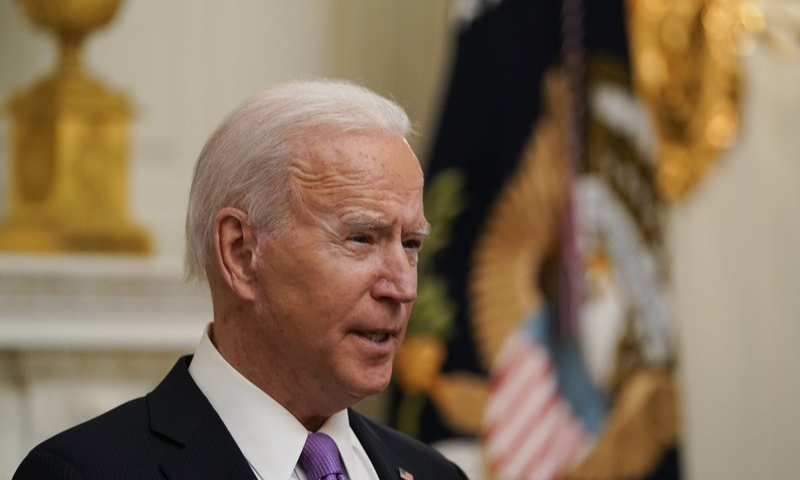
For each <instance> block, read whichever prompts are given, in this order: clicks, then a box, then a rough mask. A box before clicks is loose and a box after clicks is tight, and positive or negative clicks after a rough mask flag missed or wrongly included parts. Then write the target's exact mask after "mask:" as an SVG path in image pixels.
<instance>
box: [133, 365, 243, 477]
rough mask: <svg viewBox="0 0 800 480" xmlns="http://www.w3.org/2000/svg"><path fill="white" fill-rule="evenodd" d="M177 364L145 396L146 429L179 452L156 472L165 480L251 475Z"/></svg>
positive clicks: (236, 449)
mask: <svg viewBox="0 0 800 480" xmlns="http://www.w3.org/2000/svg"><path fill="white" fill-rule="evenodd" d="M190 361H191V357H183V358H181V359H180V360H179V361H178V363H177V364H176V365H175V367H174V368H173V369H172V371H170V373H169V374H168V375H167V377H166V378H165V379H164V380H163V381H162V382H161V384H160V385H159V386H158V387H156V389H155V390H153V392H151V393H150V394H149V395H148V396H147V402H148V407H149V409H150V428H151V430H152V431H153V432H154V433H155V434H157V435H159V436H163V437H166V438H168V439H170V440H172V441H173V442H176V443H177V444H178V445H180V446H182V447H183V448H181V449H180V450H179V451H178V452H177V453H176V454H175V455H173V456H171V457H168V458H167V459H166V460H165V461H164V463H163V464H162V466H161V469H162V471H163V472H164V474H165V475H167V477H168V478H170V479H171V480H188V479H219V478H230V479H242V480H244V479H247V480H255V475H254V474H253V471H252V469H251V468H250V466H249V464H248V463H247V460H246V459H245V458H244V455H243V454H242V453H241V451H240V450H239V447H238V446H237V445H236V442H235V441H234V440H233V437H231V435H230V433H229V432H228V430H227V429H226V428H225V425H224V424H223V423H222V420H221V419H220V418H219V416H218V415H217V413H216V412H215V411H214V409H213V408H212V407H211V404H210V403H208V400H207V399H206V397H205V396H204V395H203V393H202V392H201V391H200V389H199V388H197V385H196V384H195V383H194V380H192V378H191V375H189V369H188V367H189V362H190Z"/></svg>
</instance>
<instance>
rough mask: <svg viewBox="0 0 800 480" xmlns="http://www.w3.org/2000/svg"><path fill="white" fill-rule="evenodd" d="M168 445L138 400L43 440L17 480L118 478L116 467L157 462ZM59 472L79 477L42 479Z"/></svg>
mask: <svg viewBox="0 0 800 480" xmlns="http://www.w3.org/2000/svg"><path fill="white" fill-rule="evenodd" d="M166 443H168V442H167V441H166V440H165V439H157V438H155V437H154V436H153V435H152V434H151V432H150V428H149V415H148V407H147V402H146V400H145V398H144V397H142V398H137V399H135V400H131V401H129V402H127V403H124V404H122V405H120V406H118V407H116V408H114V409H112V410H110V411H108V412H106V413H103V414H102V415H100V416H98V417H95V418H93V419H91V420H88V421H86V422H83V423H81V424H79V425H76V426H74V427H72V428H69V429H67V430H65V431H63V432H61V433H59V434H57V435H55V436H53V437H51V438H49V439H47V440H45V441H43V442H42V443H40V444H39V445H37V446H36V447H34V448H33V450H31V452H30V453H29V454H28V456H27V457H26V458H25V460H24V461H23V462H22V464H21V465H20V467H19V469H18V471H17V473H16V474H15V476H14V479H15V480H16V479H23V478H115V475H117V473H116V472H115V471H114V468H117V467H118V466H119V465H125V464H128V463H129V462H130V459H131V458H137V457H138V458H137V460H138V462H140V464H142V465H146V464H149V463H153V462H154V461H156V460H157V459H156V458H154V457H160V456H159V455H158V452H159V450H160V449H159V448H158V445H159V444H166ZM56 470H58V471H59V472H62V473H63V474H65V473H67V472H69V473H70V474H71V475H73V474H74V475H75V476H71V475H70V476H62V475H57V476H55V475H54V476H53V477H50V476H47V477H44V476H42V475H43V473H44V472H45V471H50V472H55V471H56ZM78 472H80V474H78ZM29 473H33V474H34V475H33V476H30V475H29ZM26 475H28V476H26ZM37 475H38V476H37ZM83 475H85V476H83ZM116 478H120V477H116Z"/></svg>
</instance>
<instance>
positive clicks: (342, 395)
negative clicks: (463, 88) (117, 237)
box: [14, 81, 465, 480]
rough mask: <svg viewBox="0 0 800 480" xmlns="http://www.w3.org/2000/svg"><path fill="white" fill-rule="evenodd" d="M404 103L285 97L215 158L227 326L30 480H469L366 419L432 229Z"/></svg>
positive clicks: (191, 218)
mask: <svg viewBox="0 0 800 480" xmlns="http://www.w3.org/2000/svg"><path fill="white" fill-rule="evenodd" d="M409 130H410V127H409V122H408V118H407V117H406V115H405V113H404V112H403V110H402V109H401V108H400V107H398V106H397V105H396V104H394V103H392V102H390V101H388V100H386V99H384V98H382V97H380V96H378V95H376V94H374V93H372V92H370V91H368V90H366V89H363V88H360V87H357V86H354V85H351V84H347V83H340V82H330V81H311V82H297V83H291V84H287V85H282V86H278V87H276V88H272V89H270V90H267V91H266V92H264V93H262V94H260V95H258V96H256V97H254V98H251V99H249V100H247V101H246V102H245V103H244V104H242V105H241V106H240V107H239V108H237V109H236V110H234V111H233V112H232V113H231V114H230V115H229V116H228V117H227V118H226V119H225V120H224V121H223V122H222V124H221V125H220V126H219V127H218V128H217V130H216V131H215V132H214V134H213V135H212V136H211V138H210V139H209V140H208V142H207V143H206V145H205V147H204V149H203V151H202V152H201V154H200V157H199V159H198V161H197V165H196V167H195V172H194V182H193V184H192V190H191V194H190V200H189V212H188V216H187V221H186V236H187V258H186V262H187V269H188V273H189V275H190V276H195V277H200V278H206V279H207V280H208V284H209V286H210V289H211V298H212V303H213V309H214V312H213V314H214V320H213V322H212V323H211V324H209V326H208V328H207V330H206V332H205V334H204V335H203V338H202V339H201V342H200V345H199V346H198V348H197V351H196V352H195V355H194V356H193V357H185V358H182V359H180V360H179V361H178V363H177V365H176V366H175V367H174V368H173V369H172V371H171V372H170V373H169V374H168V375H167V377H166V378H165V379H164V380H163V381H162V382H161V384H160V385H159V386H158V387H157V388H156V389H155V390H153V391H152V392H151V393H150V394H148V395H147V396H146V397H144V398H140V399H137V400H133V401H131V402H129V403H126V404H124V405H122V406H120V407H118V408H116V409H114V410H112V411H110V412H108V413H106V414H104V415H102V416H100V417H98V418H96V419H94V420H91V421H89V422H87V423H84V424H82V425H79V426H77V427H74V428H72V429H70V430H68V431H66V432H64V433H61V434H60V435H57V436H55V437H54V438H52V439H50V440H48V441H46V442H44V443H42V444H41V445H39V446H37V447H36V448H35V449H34V450H33V451H32V452H31V453H30V454H29V455H28V456H27V458H26V459H25V460H24V461H23V463H22V464H21V465H20V467H19V469H18V470H17V473H16V474H15V476H14V478H15V479H18V480H23V479H38V480H41V479H55V478H60V479H85V480H90V479H134V478H135V479H144V478H170V479H223V478H225V479H239V478H241V479H254V478H258V479H265V480H266V479H269V480H288V479H300V480H305V479H309V480H319V479H322V478H324V479H337V480H341V479H346V478H349V479H351V480H361V479H378V478H380V479H395V478H398V479H404V480H411V479H414V478H415V479H417V480H422V479H426V478H428V479H436V480H447V479H464V478H465V476H464V474H463V473H462V472H461V470H459V468H458V467H456V466H455V465H454V464H452V463H450V462H449V461H447V460H446V459H444V458H443V457H441V456H440V455H439V454H438V453H436V452H435V451H433V450H432V449H430V448H429V447H427V446H424V445H422V444H421V443H419V442H417V441H415V440H413V439H410V438H408V437H405V436H403V435H401V434H399V433H397V432H394V431H392V430H390V429H388V428H386V427H383V426H381V425H378V424H376V423H373V422H372V421H370V420H368V419H366V418H364V417H363V416H361V415H359V414H358V413H356V412H354V411H352V410H350V409H349V408H348V407H350V406H351V405H353V404H354V403H356V402H357V401H359V400H361V399H363V398H364V397H366V396H368V395H372V394H375V393H378V392H380V391H382V390H383V389H384V388H385V387H386V385H387V384H388V383H389V380H390V378H391V372H392V361H393V359H394V356H395V354H396V353H397V351H398V349H399V347H400V343H401V341H402V340H403V335H404V333H405V329H406V324H407V322H408V318H409V314H410V312H411V306H412V303H413V302H414V299H415V297H416V287H417V273H416V263H417V254H418V253H419V249H420V247H421V246H422V243H423V241H424V239H425V236H426V235H427V234H428V232H429V230H430V227H429V225H428V223H427V222H426V221H425V217H424V215H423V210H422V188H423V178H422V172H421V169H420V166H419V163H418V161H417V159H416V157H415V156H414V154H413V152H412V151H411V149H410V147H409V146H408V143H407V142H406V140H405V136H406V135H407V134H408V133H409Z"/></svg>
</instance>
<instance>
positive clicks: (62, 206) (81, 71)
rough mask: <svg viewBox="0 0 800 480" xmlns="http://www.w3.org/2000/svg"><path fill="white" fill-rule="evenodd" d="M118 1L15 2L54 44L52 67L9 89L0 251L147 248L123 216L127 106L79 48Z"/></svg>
mask: <svg viewBox="0 0 800 480" xmlns="http://www.w3.org/2000/svg"><path fill="white" fill-rule="evenodd" d="M120 3H121V0H19V4H20V5H21V6H22V7H23V10H24V11H25V13H26V14H27V15H28V17H30V18H31V19H32V20H33V22H34V23H35V24H37V25H38V26H41V27H44V28H47V29H50V30H52V31H53V32H54V33H55V34H56V36H57V37H58V40H59V44H60V59H59V63H58V65H57V67H56V69H55V71H53V72H52V73H50V74H48V75H47V76H45V77H44V78H43V79H42V80H40V81H39V82H38V83H37V84H35V85H34V86H33V87H32V88H30V89H28V90H25V91H22V92H19V93H17V94H15V95H14V96H13V97H12V98H11V100H10V102H9V107H10V108H9V109H10V113H11V117H12V127H11V128H12V141H11V144H12V147H11V148H12V150H11V182H10V184H11V185H10V187H11V188H10V190H11V198H10V199H9V212H8V218H7V219H6V220H5V222H4V223H3V224H2V225H0V250H3V251H17V252H41V253H59V252H116V253H147V252H149V251H150V248H151V243H150V238H149V236H148V235H147V233H146V232H145V231H144V230H143V229H141V228H139V227H138V226H136V225H134V224H133V222H131V221H130V220H129V218H128V216H127V197H128V190H127V163H128V122H129V120H130V117H131V107H130V104H129V103H128V101H127V100H126V99H125V97H124V96H123V95H122V94H120V93H115V92H112V91H110V90H109V89H108V88H106V87H104V86H103V85H102V83H101V82H100V81H99V80H97V79H95V78H93V77H92V76H91V75H90V74H89V73H88V72H87V71H86V69H85V68H84V66H83V63H82V58H81V47H82V44H83V41H84V39H85V38H86V37H87V36H88V34H89V33H90V32H91V31H92V30H95V29H98V28H100V27H102V26H104V25H106V24H107V23H109V22H110V21H111V19H112V18H113V17H114V15H115V13H116V12H117V9H118V8H119V6H120Z"/></svg>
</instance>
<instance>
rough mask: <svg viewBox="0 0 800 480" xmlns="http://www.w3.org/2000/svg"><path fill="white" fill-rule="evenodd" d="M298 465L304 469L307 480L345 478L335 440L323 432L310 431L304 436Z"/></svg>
mask: <svg viewBox="0 0 800 480" xmlns="http://www.w3.org/2000/svg"><path fill="white" fill-rule="evenodd" d="M300 466H302V467H303V470H305V471H306V475H308V478H309V480H323V479H325V480H328V477H330V479H331V480H332V479H336V480H346V479H347V477H345V476H344V473H343V472H342V462H341V461H340V460H339V449H338V448H337V447H336V442H334V441H333V439H332V438H331V437H329V436H327V435H325V434H324V433H319V432H317V433H311V434H309V435H308V438H306V444H305V446H304V447H303V452H302V453H301V454H300Z"/></svg>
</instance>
